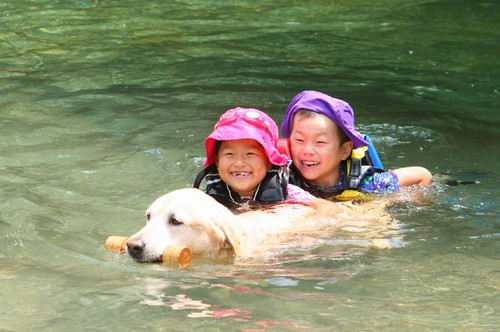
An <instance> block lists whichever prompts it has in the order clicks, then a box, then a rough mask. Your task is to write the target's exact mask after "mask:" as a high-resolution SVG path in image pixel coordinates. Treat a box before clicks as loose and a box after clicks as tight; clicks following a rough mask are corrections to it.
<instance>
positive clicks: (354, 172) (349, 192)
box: [278, 135, 384, 200]
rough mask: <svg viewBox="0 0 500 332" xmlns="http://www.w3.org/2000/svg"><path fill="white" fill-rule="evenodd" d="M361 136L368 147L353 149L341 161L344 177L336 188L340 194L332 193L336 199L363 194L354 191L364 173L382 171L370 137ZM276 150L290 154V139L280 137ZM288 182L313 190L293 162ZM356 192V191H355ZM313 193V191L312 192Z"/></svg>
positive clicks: (345, 198)
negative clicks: (345, 158) (343, 160)
mask: <svg viewBox="0 0 500 332" xmlns="http://www.w3.org/2000/svg"><path fill="white" fill-rule="evenodd" d="M363 138H364V139H365V140H366V141H367V142H368V143H370V145H369V146H368V147H366V146H364V147H361V148H357V149H353V150H352V152H351V156H350V157H349V158H348V159H347V160H346V161H345V162H342V163H341V169H342V172H343V173H344V174H345V179H344V181H342V187H340V188H338V189H339V191H341V193H340V194H337V195H335V194H333V196H334V197H335V198H336V199H339V200H349V199H352V198H353V197H354V196H360V195H364V194H363V193H360V192H358V191H356V189H358V188H359V184H360V182H361V180H362V179H363V177H364V176H365V174H366V173H367V172H369V171H375V172H383V171H384V168H383V166H382V162H381V161H380V158H379V156H378V153H377V150H376V149H375V146H374V145H373V143H372V141H371V139H370V137H369V136H368V135H363ZM278 150H279V151H280V152H281V153H284V154H287V155H288V156H291V154H290V140H289V139H287V138H280V139H279V141H278ZM290 169H291V171H290V183H292V184H295V185H297V186H299V187H301V188H304V189H306V190H308V191H311V192H313V191H314V189H312V188H311V187H310V186H309V184H308V183H307V181H305V179H303V178H302V177H301V176H300V174H299V173H298V171H297V170H296V169H295V167H294V166H293V164H292V165H291V166H290ZM356 192H357V193H356ZM313 194H314V193H313ZM317 194H319V195H320V196H322V197H323V196H325V195H326V193H323V195H322V193H317Z"/></svg>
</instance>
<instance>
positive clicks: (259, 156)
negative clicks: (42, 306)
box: [216, 139, 271, 197]
mask: <svg viewBox="0 0 500 332" xmlns="http://www.w3.org/2000/svg"><path fill="white" fill-rule="evenodd" d="M216 160H217V162H216V164H217V169H218V170H219V175H220V177H221V179H222V180H223V181H224V182H225V183H227V184H228V185H229V186H230V187H231V188H232V189H233V190H235V191H236V192H238V194H239V195H240V196H241V197H244V196H246V197H253V195H254V193H255V190H256V189H257V186H258V185H259V183H260V182H261V181H262V180H263V179H264V177H265V176H266V173H267V170H268V169H269V168H270V167H271V163H270V162H269V160H268V158H267V155H266V153H265V151H264V148H263V147H262V146H261V145H260V144H259V143H258V142H257V141H256V140H253V139H239V140H232V141H222V142H221V145H220V148H219V149H218V151H217V155H216Z"/></svg>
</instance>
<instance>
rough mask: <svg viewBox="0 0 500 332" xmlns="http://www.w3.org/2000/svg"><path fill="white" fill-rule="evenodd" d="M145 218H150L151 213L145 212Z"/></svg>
mask: <svg viewBox="0 0 500 332" xmlns="http://www.w3.org/2000/svg"><path fill="white" fill-rule="evenodd" d="M146 219H147V220H148V221H149V219H151V213H149V212H148V213H146Z"/></svg>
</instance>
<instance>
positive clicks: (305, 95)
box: [281, 90, 370, 149]
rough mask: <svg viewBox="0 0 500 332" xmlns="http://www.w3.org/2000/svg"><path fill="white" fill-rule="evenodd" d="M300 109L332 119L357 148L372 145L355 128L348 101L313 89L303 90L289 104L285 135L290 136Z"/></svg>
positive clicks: (283, 130) (286, 114)
mask: <svg viewBox="0 0 500 332" xmlns="http://www.w3.org/2000/svg"><path fill="white" fill-rule="evenodd" d="M300 110H309V111H313V112H316V113H320V114H324V115H326V116H327V117H329V118H330V119H332V121H333V122H335V123H336V124H337V125H338V126H339V127H340V129H342V131H343V132H344V133H345V134H346V135H347V137H348V138H349V139H350V140H351V141H352V143H353V146H354V148H355V149H357V148H359V147H362V146H368V145H370V144H369V143H368V142H367V141H365V140H364V139H363V136H361V134H360V133H358V132H357V131H356V129H354V111H353V110H352V108H351V106H350V105H349V104H348V103H346V102H345V101H343V100H340V99H336V98H333V97H330V96H329V95H326V94H324V93H322V92H319V91H313V90H306V91H302V92H301V93H299V94H298V95H296V96H295V97H294V98H293V99H292V101H291V102H290V105H288V108H287V109H286V112H285V116H284V118H283V123H282V124H281V132H282V133H283V136H285V137H287V138H288V137H290V134H291V129H292V122H293V116H294V115H295V113H297V112H298V111H300Z"/></svg>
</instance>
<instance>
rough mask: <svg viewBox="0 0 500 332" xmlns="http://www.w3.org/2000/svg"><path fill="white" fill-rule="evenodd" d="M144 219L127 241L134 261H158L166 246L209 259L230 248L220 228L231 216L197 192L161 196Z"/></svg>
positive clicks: (188, 191)
mask: <svg viewBox="0 0 500 332" xmlns="http://www.w3.org/2000/svg"><path fill="white" fill-rule="evenodd" d="M146 217H147V223H146V225H145V226H144V227H143V228H142V229H141V230H140V231H139V232H137V233H136V234H134V235H132V236H131V237H130V239H129V241H128V242H127V247H128V252H129V254H130V256H132V258H134V260H136V261H137V262H156V261H158V260H160V258H161V256H162V253H163V251H164V250H165V248H166V247H167V246H188V247H189V248H190V249H191V251H192V252H193V255H196V256H205V257H213V256H215V255H217V254H218V253H219V252H220V250H221V249H225V247H227V246H228V244H229V245H232V244H231V240H230V238H231V236H228V234H227V232H226V229H225V227H224V225H225V223H227V221H232V219H233V218H234V217H235V216H234V215H233V214H232V213H231V212H230V211H229V210H228V209H227V208H226V207H224V206H223V205H221V204H219V203H218V202H217V201H215V200H214V199H213V198H212V197H210V196H209V195H207V194H205V193H204V192H202V191H200V190H198V189H192V188H186V189H179V190H175V191H172V192H170V193H168V194H166V195H164V196H161V197H160V198H158V199H157V200H156V201H155V202H153V204H151V205H150V206H149V208H148V209H147V211H146Z"/></svg>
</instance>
